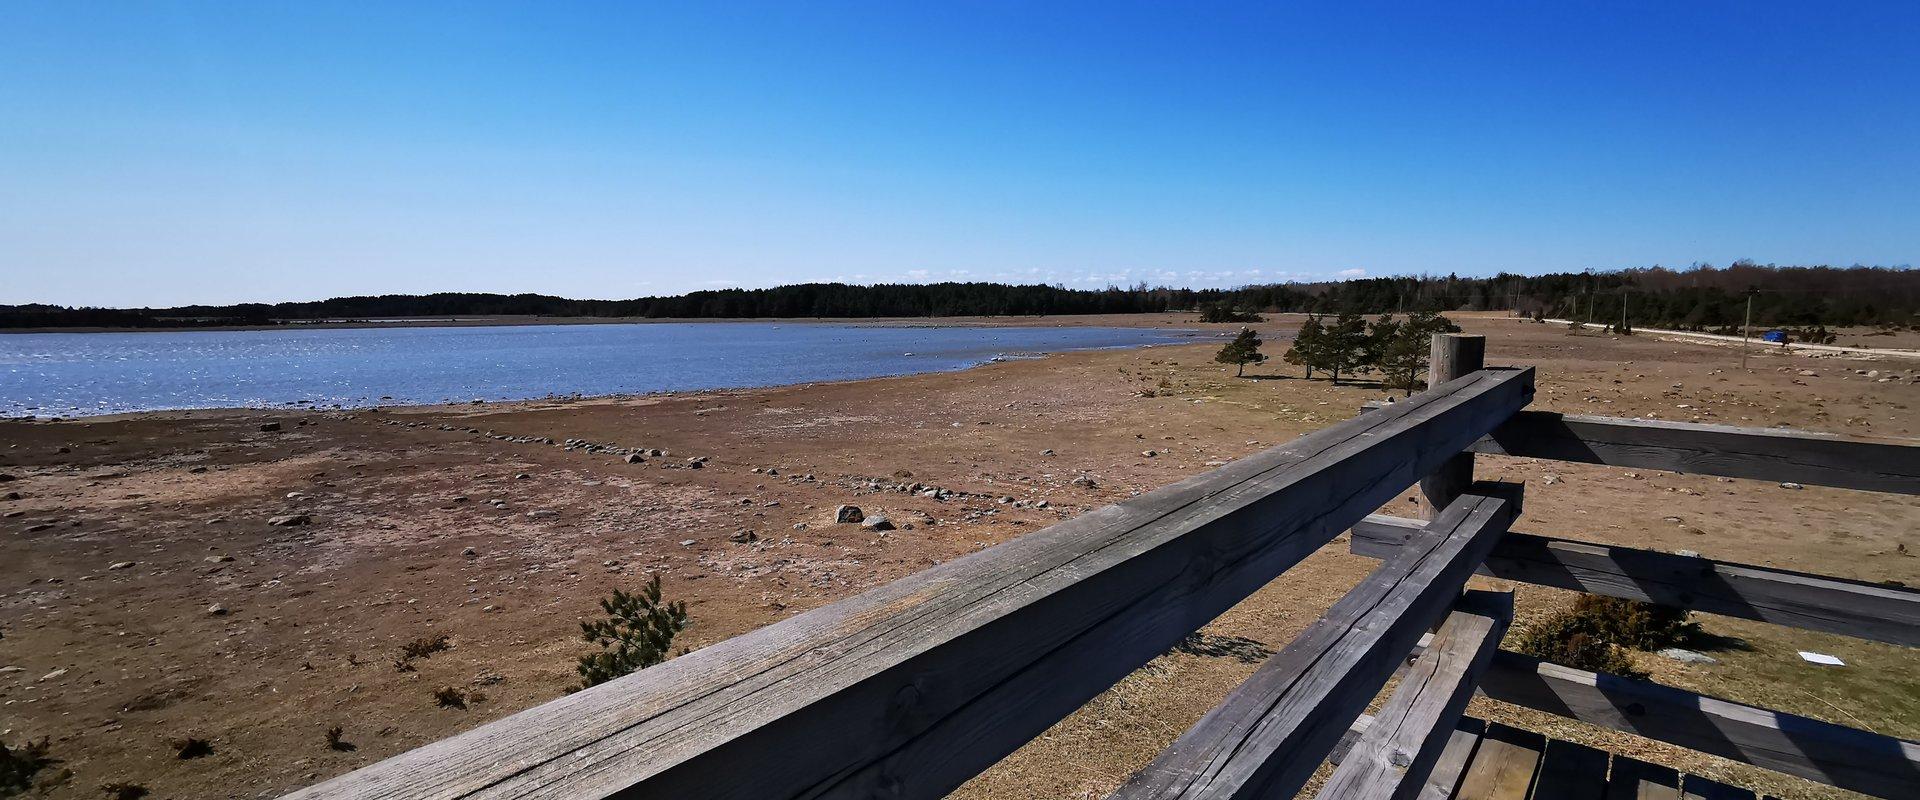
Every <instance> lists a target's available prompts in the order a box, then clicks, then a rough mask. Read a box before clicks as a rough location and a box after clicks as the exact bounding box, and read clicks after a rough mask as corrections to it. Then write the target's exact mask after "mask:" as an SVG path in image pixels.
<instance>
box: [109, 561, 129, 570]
mask: <svg viewBox="0 0 1920 800" xmlns="http://www.w3.org/2000/svg"><path fill="white" fill-rule="evenodd" d="M131 566H133V562H131V561H115V562H113V563H111V564H108V565H107V569H126V568H128V567H131Z"/></svg>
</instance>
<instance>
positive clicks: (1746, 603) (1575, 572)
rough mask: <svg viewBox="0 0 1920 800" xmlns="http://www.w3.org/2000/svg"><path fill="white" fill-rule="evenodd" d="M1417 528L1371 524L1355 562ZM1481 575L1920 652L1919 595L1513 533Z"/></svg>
mask: <svg viewBox="0 0 1920 800" xmlns="http://www.w3.org/2000/svg"><path fill="white" fill-rule="evenodd" d="M1422 524H1424V523H1422V522H1421V521H1420V520H1416V519H1407V518H1404V517H1389V516H1383V515H1379V514H1375V515H1371V516H1368V517H1367V518H1366V519H1365V520H1362V521H1361V522H1360V523H1359V524H1357V525H1355V526H1353V538H1352V542H1351V543H1350V545H1349V549H1351V550H1352V551H1353V552H1354V553H1355V554H1358V555H1364V556H1372V557H1374V558H1387V557H1390V556H1391V555H1393V554H1394V553H1395V552H1397V551H1398V550H1399V547H1400V545H1401V544H1402V543H1403V542H1405V541H1407V539H1408V538H1409V537H1411V536H1413V535H1414V534H1415V533H1417V532H1418V531H1419V530H1420V526H1421V525H1422ZM1480 572H1481V574H1484V575H1490V576H1493V577H1496V578H1504V579H1506V580H1510V581H1520V582H1522V583H1531V584H1535V585H1539V586H1552V587H1554V588H1558V589H1571V590H1573V591H1578V592H1587V593H1589V594H1603V595H1607V596H1609V597H1624V598H1627V599H1630V600H1644V601H1647V602H1651V603H1659V604H1661V605H1668V606H1674V607H1677V608H1685V609H1690V610H1693V611H1703V612H1706V613H1709V614H1722V615H1725V616H1729V617H1740V618H1742V619H1753V620H1760V621H1762V622H1772V623H1775V624H1779V625H1789V626H1792V627H1795V628H1804V629H1807V630H1814V631H1821V632H1824V633H1837V634H1841V635H1845V636H1853V637H1858V638H1862V639H1872V640H1875V641H1881V642H1888V643H1891V644H1897V645H1902V646H1906V647H1920V591H1915V590H1912V589H1901V588H1895V587H1892V586H1884V585H1880V584H1874V583H1865V582H1862V581H1850V580H1844V579H1841V578H1828V577H1824V576H1820V575H1810V574H1807V573H1802V572H1792V571H1788V570H1783V569H1773V568H1771V567H1757V566H1752V565H1748V564H1736V563H1732V562H1727V561H1715V560H1713V559H1709V558H1700V557H1698V556H1683V555H1676V554H1673V553H1660V552H1655V551H1652V550H1637V549H1634V548H1630V547H1614V546H1611V545H1604V544H1593V543H1590V542H1582V541H1577V540H1573V539H1562V538H1558V537H1553V536H1538V535H1535V534H1530V533H1519V532H1514V533H1509V534H1507V535H1506V536H1503V537H1501V539H1500V543H1499V544H1496V545H1494V548H1493V554H1492V555H1489V556H1487V562H1486V564H1485V565H1483V566H1482V567H1481V569H1480Z"/></svg>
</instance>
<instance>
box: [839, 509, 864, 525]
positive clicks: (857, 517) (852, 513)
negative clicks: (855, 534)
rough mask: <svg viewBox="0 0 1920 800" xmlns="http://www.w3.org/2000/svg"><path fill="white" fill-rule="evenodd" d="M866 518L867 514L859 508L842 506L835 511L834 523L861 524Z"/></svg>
mask: <svg viewBox="0 0 1920 800" xmlns="http://www.w3.org/2000/svg"><path fill="white" fill-rule="evenodd" d="M866 518H867V512H865V511H861V510H860V507H859V506H841V507H839V508H836V509H834V510H833V521H834V522H843V523H848V524H851V523H855V522H860V521H862V520H865V519H866Z"/></svg>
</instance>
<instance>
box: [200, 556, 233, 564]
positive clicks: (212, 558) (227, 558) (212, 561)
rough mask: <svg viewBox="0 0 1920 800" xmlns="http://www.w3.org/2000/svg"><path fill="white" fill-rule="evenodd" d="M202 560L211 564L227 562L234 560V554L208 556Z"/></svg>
mask: <svg viewBox="0 0 1920 800" xmlns="http://www.w3.org/2000/svg"><path fill="white" fill-rule="evenodd" d="M201 560H202V561H205V562H207V563H209V564H225V563H227V562H229V561H232V560H233V556H207V557H206V558H204V559H201Z"/></svg>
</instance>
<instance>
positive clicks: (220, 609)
mask: <svg viewBox="0 0 1920 800" xmlns="http://www.w3.org/2000/svg"><path fill="white" fill-rule="evenodd" d="M207 613H208V614H212V615H213V616H216V617H224V616H226V615H227V607H226V606H223V605H220V604H219V603H214V604H213V605H210V606H207Z"/></svg>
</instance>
